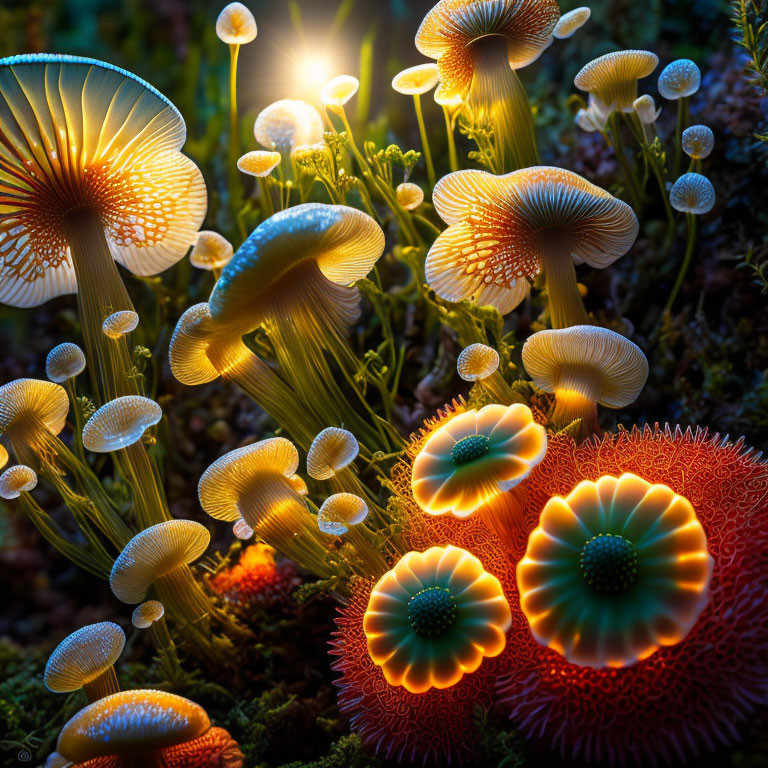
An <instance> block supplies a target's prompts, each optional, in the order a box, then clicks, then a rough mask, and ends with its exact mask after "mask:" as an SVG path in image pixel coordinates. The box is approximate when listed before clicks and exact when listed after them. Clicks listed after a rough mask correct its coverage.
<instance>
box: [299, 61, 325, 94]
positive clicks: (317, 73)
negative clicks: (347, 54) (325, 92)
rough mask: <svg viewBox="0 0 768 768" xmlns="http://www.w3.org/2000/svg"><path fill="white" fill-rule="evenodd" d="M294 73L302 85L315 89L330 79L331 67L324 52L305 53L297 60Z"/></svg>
mask: <svg viewBox="0 0 768 768" xmlns="http://www.w3.org/2000/svg"><path fill="white" fill-rule="evenodd" d="M296 74H297V76H298V78H299V82H300V83H301V85H302V86H303V87H305V88H311V89H312V90H317V89H319V88H321V87H322V86H323V85H325V83H326V82H328V80H330V79H331V75H332V74H333V67H332V65H331V61H330V59H329V57H328V56H326V55H325V54H324V53H306V54H304V56H303V57H302V58H301V59H300V61H299V65H298V67H297V72H296Z"/></svg>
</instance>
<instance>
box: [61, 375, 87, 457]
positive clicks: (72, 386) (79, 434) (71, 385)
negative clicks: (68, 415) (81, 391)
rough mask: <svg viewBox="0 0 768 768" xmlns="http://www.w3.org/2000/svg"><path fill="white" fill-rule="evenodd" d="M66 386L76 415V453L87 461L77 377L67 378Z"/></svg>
mask: <svg viewBox="0 0 768 768" xmlns="http://www.w3.org/2000/svg"><path fill="white" fill-rule="evenodd" d="M64 387H65V388H66V390H67V394H68V395H69V405H70V409H71V411H72V413H73V414H74V415H75V429H74V435H73V437H74V442H75V453H76V454H77V457H78V458H79V459H80V461H83V462H84V461H85V449H84V448H83V410H82V408H81V407H80V402H79V401H78V399H77V386H76V383H75V377H72V378H71V379H67V380H66V382H65V383H64Z"/></svg>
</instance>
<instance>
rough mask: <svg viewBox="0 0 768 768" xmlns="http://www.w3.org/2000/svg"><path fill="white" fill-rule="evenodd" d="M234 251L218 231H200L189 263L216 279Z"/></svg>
mask: <svg viewBox="0 0 768 768" xmlns="http://www.w3.org/2000/svg"><path fill="white" fill-rule="evenodd" d="M278 162H279V161H278ZM234 252H235V251H234V249H233V248H232V243H230V242H229V240H227V239H226V238H225V237H223V236H222V235H220V234H219V233H218V232H209V231H202V232H198V234H197V240H196V241H195V244H194V246H193V247H192V252H191V253H190V254H189V263H190V264H191V265H192V266H193V267H196V268H197V269H205V270H208V271H212V272H213V274H214V276H215V277H216V278H217V279H218V276H219V275H220V274H221V270H222V269H224V267H226V266H227V264H229V262H230V260H231V259H232V255H233V254H234Z"/></svg>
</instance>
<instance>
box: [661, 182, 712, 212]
mask: <svg viewBox="0 0 768 768" xmlns="http://www.w3.org/2000/svg"><path fill="white" fill-rule="evenodd" d="M715 199H716V198H715V188H714V187H713V186H712V182H711V181H710V180H709V179H708V178H707V177H706V176H702V175H701V174H700V173H684V174H683V175H682V176H681V177H680V178H679V179H678V180H677V181H676V182H675V183H674V184H673V185H672V189H670V190H669V204H670V205H671V206H672V207H673V208H674V209H675V210H676V211H680V212H681V213H693V214H696V215H701V214H704V213H709V212H710V211H711V210H712V209H713V208H714V207H715Z"/></svg>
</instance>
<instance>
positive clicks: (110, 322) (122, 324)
mask: <svg viewBox="0 0 768 768" xmlns="http://www.w3.org/2000/svg"><path fill="white" fill-rule="evenodd" d="M138 325H139V316H138V314H136V312H133V311H132V310H130V309H124V310H121V311H120V312H114V313H113V314H111V315H110V316H109V317H107V318H105V319H104V322H103V323H102V324H101V330H102V332H103V333H104V335H105V336H109V338H110V339H115V340H117V339H119V338H122V337H123V336H127V335H128V334H129V333H133V331H135V330H136V328H137V327H138Z"/></svg>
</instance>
